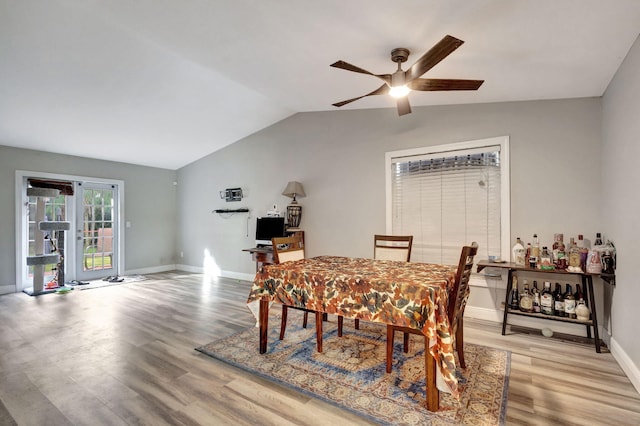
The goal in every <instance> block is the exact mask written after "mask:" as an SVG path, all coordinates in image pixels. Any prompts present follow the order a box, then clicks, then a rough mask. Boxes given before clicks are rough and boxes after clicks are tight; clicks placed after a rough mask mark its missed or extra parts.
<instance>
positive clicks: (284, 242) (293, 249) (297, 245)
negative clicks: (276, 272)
mask: <svg viewBox="0 0 640 426" xmlns="http://www.w3.org/2000/svg"><path fill="white" fill-rule="evenodd" d="M271 244H272V246H273V259H274V261H275V263H283V262H290V261H294V260H300V259H304V258H305V254H304V243H303V242H302V238H301V237H300V236H294V237H279V238H272V239H271ZM289 308H292V309H298V310H301V311H304V316H303V319H302V327H303V328H307V321H308V319H309V312H312V313H315V315H316V334H317V336H316V339H317V341H318V352H322V333H321V332H320V331H319V329H318V321H322V313H321V312H317V311H314V310H311V309H306V308H300V307H297V306H289V305H285V304H284V303H283V304H282V318H281V320H280V340H282V339H284V333H285V330H286V328H287V313H288V311H289ZM318 318H319V319H318Z"/></svg>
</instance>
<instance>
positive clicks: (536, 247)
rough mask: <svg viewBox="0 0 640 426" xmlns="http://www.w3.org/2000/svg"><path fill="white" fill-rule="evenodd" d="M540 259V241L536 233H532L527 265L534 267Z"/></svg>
mask: <svg viewBox="0 0 640 426" xmlns="http://www.w3.org/2000/svg"><path fill="white" fill-rule="evenodd" d="M539 259H540V242H539V241H538V234H533V244H531V252H530V253H529V267H530V268H533V269H535V268H536V267H537V266H538V260H539Z"/></svg>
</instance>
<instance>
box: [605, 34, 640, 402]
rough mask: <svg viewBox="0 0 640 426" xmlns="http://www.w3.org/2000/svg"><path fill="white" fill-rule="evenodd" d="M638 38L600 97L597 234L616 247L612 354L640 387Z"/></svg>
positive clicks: (639, 45) (639, 83)
mask: <svg viewBox="0 0 640 426" xmlns="http://www.w3.org/2000/svg"><path fill="white" fill-rule="evenodd" d="M639 118H640V41H638V40H636V42H635V44H634V45H633V47H632V48H631V50H630V51H629V53H628V55H627V57H626V59H625V61H624V62H623V64H622V65H621V67H620V69H619V70H618V72H617V74H616V76H615V77H614V79H613V81H612V82H611V84H610V85H609V87H608V88H607V91H606V93H605V96H604V97H603V125H602V135H603V136H602V139H603V143H602V151H601V155H602V184H603V191H602V200H601V203H600V206H601V209H602V217H603V225H604V226H603V232H604V233H605V237H606V238H610V239H612V240H613V241H614V243H615V245H616V251H617V253H618V256H617V260H618V265H617V269H616V280H617V285H616V287H615V289H614V290H613V291H611V292H610V297H611V300H612V306H613V308H612V314H611V316H612V319H611V322H612V329H613V338H612V342H611V344H612V353H613V354H614V356H616V359H618V362H620V365H621V366H622V367H623V369H625V372H626V373H627V375H628V376H629V377H630V378H631V379H632V381H633V382H634V385H635V387H636V389H639V390H640V370H639V369H638V366H640V339H639V338H638V336H640V334H639V332H638V326H637V323H636V320H637V319H638V314H637V312H638V307H637V306H636V305H637V304H638V301H640V279H639V277H638V271H637V270H636V267H637V266H638V263H637V262H638V254H639V253H640V250H639V249H638V247H639V245H638V242H639V241H640V225H639V224H638V218H639V217H640V197H639V196H638V184H640V168H639V167H638V159H639V158H640V142H639V138H640V119H639Z"/></svg>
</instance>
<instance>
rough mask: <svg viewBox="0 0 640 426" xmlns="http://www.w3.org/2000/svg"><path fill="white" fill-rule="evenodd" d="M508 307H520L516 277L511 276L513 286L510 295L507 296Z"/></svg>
mask: <svg viewBox="0 0 640 426" xmlns="http://www.w3.org/2000/svg"><path fill="white" fill-rule="evenodd" d="M509 308H511V309H519V308H520V297H519V296H518V277H513V287H512V288H511V297H510V298H509Z"/></svg>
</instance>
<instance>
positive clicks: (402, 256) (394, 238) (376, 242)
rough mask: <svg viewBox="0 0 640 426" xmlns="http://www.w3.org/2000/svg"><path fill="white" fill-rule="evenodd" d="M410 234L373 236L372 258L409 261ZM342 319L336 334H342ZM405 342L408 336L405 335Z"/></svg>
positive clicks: (357, 326)
mask: <svg viewBox="0 0 640 426" xmlns="http://www.w3.org/2000/svg"><path fill="white" fill-rule="evenodd" d="M412 245H413V236H412V235H379V234H376V235H374V236H373V258H374V259H376V260H398V261H402V262H409V260H410V259H411V246H412ZM342 323H343V319H342V317H341V316H338V336H342ZM354 326H355V329H356V330H359V329H360V320H359V319H357V318H356V319H355V321H354ZM405 340H406V341H407V344H408V342H409V336H408V335H405Z"/></svg>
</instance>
